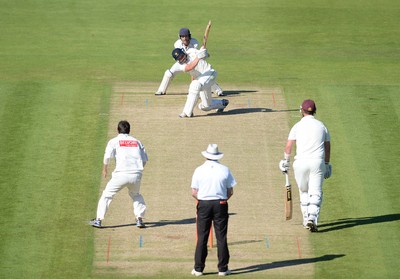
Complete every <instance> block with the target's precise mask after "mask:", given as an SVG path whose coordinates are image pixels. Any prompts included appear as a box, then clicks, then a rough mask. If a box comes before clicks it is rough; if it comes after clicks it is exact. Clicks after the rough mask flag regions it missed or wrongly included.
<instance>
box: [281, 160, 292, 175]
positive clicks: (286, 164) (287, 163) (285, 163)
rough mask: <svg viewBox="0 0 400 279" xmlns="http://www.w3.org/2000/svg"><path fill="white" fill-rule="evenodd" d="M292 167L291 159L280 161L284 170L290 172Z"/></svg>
mask: <svg viewBox="0 0 400 279" xmlns="http://www.w3.org/2000/svg"><path fill="white" fill-rule="evenodd" d="M289 168H290V161H289V160H287V159H283V160H280V162H279V169H280V170H281V171H282V172H288V171H289Z"/></svg>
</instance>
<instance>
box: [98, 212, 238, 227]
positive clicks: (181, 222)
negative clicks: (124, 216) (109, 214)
mask: <svg viewBox="0 0 400 279" xmlns="http://www.w3.org/2000/svg"><path fill="white" fill-rule="evenodd" d="M233 215H236V213H229V216H233ZM144 223H145V225H146V228H154V227H163V226H168V225H189V224H195V223H196V218H186V219H181V220H160V221H158V222H144ZM133 226H136V223H131V224H120V225H110V226H102V227H101V229H115V228H123V227H133Z"/></svg>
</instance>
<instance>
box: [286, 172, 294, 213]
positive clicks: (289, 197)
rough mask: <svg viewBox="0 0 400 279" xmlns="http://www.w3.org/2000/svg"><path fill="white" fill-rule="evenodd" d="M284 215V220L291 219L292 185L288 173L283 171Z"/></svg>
mask: <svg viewBox="0 0 400 279" xmlns="http://www.w3.org/2000/svg"><path fill="white" fill-rule="evenodd" d="M285 178H286V184H285V216H286V220H291V219H292V211H293V203H292V185H290V181H289V174H288V173H287V172H285Z"/></svg>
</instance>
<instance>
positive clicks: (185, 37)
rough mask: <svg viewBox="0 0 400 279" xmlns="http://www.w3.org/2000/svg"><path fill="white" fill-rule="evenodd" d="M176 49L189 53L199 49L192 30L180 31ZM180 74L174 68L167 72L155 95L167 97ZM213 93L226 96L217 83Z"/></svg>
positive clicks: (183, 29)
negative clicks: (169, 88) (176, 76)
mask: <svg viewBox="0 0 400 279" xmlns="http://www.w3.org/2000/svg"><path fill="white" fill-rule="evenodd" d="M174 48H181V49H183V50H184V51H185V52H187V51H188V50H189V49H191V48H195V49H199V42H198V41H197V40H196V39H195V38H192V35H191V34H190V30H189V29H188V28H181V29H180V30H179V39H178V40H176V42H175V43H174ZM179 73H180V72H176V71H175V68H174V66H172V67H171V68H170V69H168V70H166V71H165V73H164V76H163V79H162V81H161V84H160V86H159V88H158V90H157V92H156V93H155V95H156V96H160V95H165V94H166V93H167V89H168V86H169V85H170V83H171V81H172V80H173V78H174V77H175V75H176V74H179ZM212 91H213V92H215V93H216V94H217V95H218V96H224V92H223V91H222V89H221V88H220V87H219V85H218V84H217V83H215V84H214V85H213V86H212Z"/></svg>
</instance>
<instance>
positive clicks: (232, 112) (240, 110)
mask: <svg viewBox="0 0 400 279" xmlns="http://www.w3.org/2000/svg"><path fill="white" fill-rule="evenodd" d="M289 111H299V109H270V108H234V109H229V110H227V111H224V112H220V113H217V112H214V113H209V114H205V115H195V116H194V117H196V118H197V117H207V116H227V115H235V114H246V113H259V112H263V113H265V112H289Z"/></svg>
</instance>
